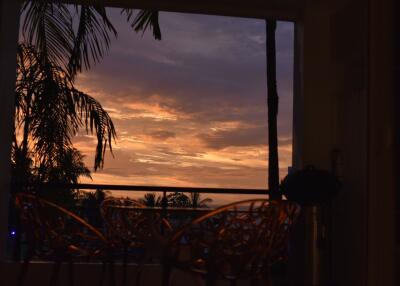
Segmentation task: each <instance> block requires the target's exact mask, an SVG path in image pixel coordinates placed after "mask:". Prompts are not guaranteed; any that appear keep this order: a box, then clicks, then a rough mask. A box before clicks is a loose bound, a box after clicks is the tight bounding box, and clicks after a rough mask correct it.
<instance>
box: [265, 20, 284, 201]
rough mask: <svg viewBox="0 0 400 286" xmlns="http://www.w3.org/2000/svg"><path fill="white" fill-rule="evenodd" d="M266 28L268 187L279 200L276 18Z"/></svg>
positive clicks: (271, 194) (274, 197) (274, 198)
mask: <svg viewBox="0 0 400 286" xmlns="http://www.w3.org/2000/svg"><path fill="white" fill-rule="evenodd" d="M266 30H267V43H266V44H267V89H268V148H269V152H268V188H269V191H270V199H273V200H279V199H281V194H280V192H279V159H278V131H277V117H278V105H279V98H278V91H277V85H276V41H275V31H276V20H266Z"/></svg>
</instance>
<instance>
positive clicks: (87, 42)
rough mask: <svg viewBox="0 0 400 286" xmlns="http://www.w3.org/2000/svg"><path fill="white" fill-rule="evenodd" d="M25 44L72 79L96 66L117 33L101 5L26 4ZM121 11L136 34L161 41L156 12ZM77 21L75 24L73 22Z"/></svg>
mask: <svg viewBox="0 0 400 286" xmlns="http://www.w3.org/2000/svg"><path fill="white" fill-rule="evenodd" d="M21 14H22V15H23V16H24V18H23V22H22V33H23V37H24V41H25V42H26V43H27V44H29V45H31V46H35V47H36V48H37V49H38V50H39V51H40V52H41V55H42V56H43V58H42V60H43V61H47V60H49V61H50V62H52V63H57V65H59V66H60V67H62V68H63V69H64V70H66V71H68V75H69V76H70V77H71V78H74V77H75V75H76V74H77V72H79V71H81V70H82V67H85V68H86V69H89V68H90V67H91V65H92V64H93V63H97V62H99V61H100V60H101V59H102V58H103V56H104V55H105V54H106V52H107V51H108V49H109V47H110V43H111V38H112V37H116V36H117V31H116V29H115V28H114V26H113V24H112V23H111V21H110V19H109V18H108V15H107V11H106V8H105V7H104V6H102V5H101V4H99V3H98V4H82V5H78V4H70V5H67V4H64V3H62V2H61V1H57V0H55V1H43V0H26V1H24V3H23V5H22V11H21ZM134 14H135V13H134V10H132V9H123V10H122V11H121V15H123V16H124V17H126V19H127V21H128V22H129V23H130V24H131V26H132V28H133V29H134V30H135V31H136V32H139V31H143V32H145V31H146V30H147V29H151V30H152V31H153V36H154V38H155V39H157V40H160V39H161V30H160V26H159V21H158V11H152V10H139V12H138V13H137V14H136V16H134ZM75 19H78V21H75Z"/></svg>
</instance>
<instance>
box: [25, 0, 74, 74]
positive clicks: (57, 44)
mask: <svg viewBox="0 0 400 286" xmlns="http://www.w3.org/2000/svg"><path fill="white" fill-rule="evenodd" d="M22 12H23V13H24V14H25V17H24V18H23V19H24V20H23V23H22V33H23V37H24V39H25V42H27V43H28V44H29V45H31V46H35V47H36V48H37V49H38V50H40V51H41V56H42V57H41V61H44V62H45V61H47V60H50V61H51V62H55V63H58V64H60V65H61V66H64V67H66V63H67V61H68V58H69V55H70V54H71V52H72V47H73V43H74V31H73V27H72V16H71V12H70V10H69V9H68V7H67V5H66V4H62V3H60V2H49V1H45V0H35V1H26V2H25V3H24V5H23V7H22Z"/></svg>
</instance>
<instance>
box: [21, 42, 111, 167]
mask: <svg viewBox="0 0 400 286" xmlns="http://www.w3.org/2000/svg"><path fill="white" fill-rule="evenodd" d="M42 58H43V56H42V54H41V53H40V52H38V51H37V50H36V49H35V48H33V47H31V46H26V45H23V44H21V45H19V49H18V54H17V59H18V65H17V82H16V91H15V98H16V103H15V118H16V120H15V125H16V126H15V132H16V134H18V132H20V131H21V130H22V132H20V133H22V140H21V142H18V137H19V136H17V135H15V136H14V145H15V148H17V149H21V153H22V155H21V157H28V153H29V151H31V154H32V155H33V159H34V160H33V161H34V162H36V163H39V165H45V166H49V167H52V166H55V165H56V163H57V162H56V159H57V156H56V155H57V154H63V153H64V151H66V150H68V148H70V147H71V146H72V138H73V137H74V136H75V135H76V134H77V133H78V131H79V130H80V128H82V127H85V129H86V132H87V133H91V134H95V135H96V137H97V147H96V155H95V162H94V168H95V169H98V168H101V167H102V166H103V164H104V152H105V151H106V149H107V148H109V149H110V150H111V151H112V141H113V140H115V138H116V132H115V128H114V124H113V122H112V120H111V118H110V117H109V115H108V113H107V112H106V111H105V110H104V109H103V108H102V106H101V105H100V103H99V102H98V101H96V100H95V99H94V98H93V97H91V96H90V95H88V94H85V93H83V92H81V91H79V90H77V89H76V88H75V87H74V84H73V80H72V79H71V78H70V77H68V75H67V72H66V71H65V70H63V69H62V68H61V67H59V66H57V65H56V64H55V63H53V62H51V61H50V59H48V60H47V61H46V62H43V61H42V60H41V59H42ZM29 141H30V142H29Z"/></svg>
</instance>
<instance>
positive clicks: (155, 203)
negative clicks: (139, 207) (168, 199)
mask: <svg viewBox="0 0 400 286" xmlns="http://www.w3.org/2000/svg"><path fill="white" fill-rule="evenodd" d="M161 201H162V198H161V197H160V196H157V195H156V194H155V193H147V194H145V195H144V197H143V198H142V199H139V202H140V203H142V204H144V205H145V206H147V207H161Z"/></svg>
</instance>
